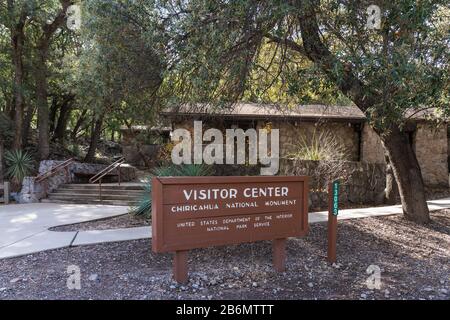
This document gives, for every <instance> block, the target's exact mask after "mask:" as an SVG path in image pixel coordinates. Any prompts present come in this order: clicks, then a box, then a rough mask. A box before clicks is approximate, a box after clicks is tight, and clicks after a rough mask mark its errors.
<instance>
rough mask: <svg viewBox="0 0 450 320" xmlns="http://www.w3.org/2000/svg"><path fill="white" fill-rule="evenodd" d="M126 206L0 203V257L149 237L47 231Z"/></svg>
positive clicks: (135, 231)
mask: <svg viewBox="0 0 450 320" xmlns="http://www.w3.org/2000/svg"><path fill="white" fill-rule="evenodd" d="M428 208H429V209H430V211H434V210H439V209H445V208H450V198H444V199H439V200H432V201H428ZM127 212H128V208H127V207H123V206H106V205H80V204H52V203H45V204H44V203H38V204H23V205H9V206H0V259H1V258H10V257H15V256H20V255H26V254H30V253H34V252H39V251H44V250H50V249H57V248H63V247H68V246H77V245H86V244H95V243H102V242H112V241H125V240H135V239H145V238H151V236H152V235H151V229H150V227H136V228H127V229H114V230H92V231H79V232H56V231H49V230H48V229H49V228H51V227H55V226H59V225H64V224H73V223H79V222H85V221H89V220H96V219H100V218H107V217H112V216H117V215H121V214H124V213H127ZM401 213H402V209H401V206H386V207H372V208H358V209H345V210H340V211H339V216H338V219H339V220H343V219H354V218H364V217H374V216H383V215H392V214H401ZM327 218H328V213H327V212H326V211H321V212H313V213H310V214H309V222H310V223H315V222H324V221H327Z"/></svg>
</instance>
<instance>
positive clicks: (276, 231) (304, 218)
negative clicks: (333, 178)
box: [152, 176, 309, 282]
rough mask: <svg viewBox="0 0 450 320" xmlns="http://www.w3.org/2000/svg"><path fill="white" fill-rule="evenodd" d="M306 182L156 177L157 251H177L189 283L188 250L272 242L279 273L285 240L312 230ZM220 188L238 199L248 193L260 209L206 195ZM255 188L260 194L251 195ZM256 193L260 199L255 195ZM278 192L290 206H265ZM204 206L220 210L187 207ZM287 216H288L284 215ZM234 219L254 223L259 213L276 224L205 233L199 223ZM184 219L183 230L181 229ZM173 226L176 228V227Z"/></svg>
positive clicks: (180, 273) (178, 275)
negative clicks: (232, 206) (185, 225)
mask: <svg viewBox="0 0 450 320" xmlns="http://www.w3.org/2000/svg"><path fill="white" fill-rule="evenodd" d="M308 182H309V179H308V177H306V176H301V177H293V176H258V177H239V176H229V177H154V178H153V179H152V248H153V251H154V252H156V253H160V252H175V259H174V277H175V279H176V280H177V281H178V282H186V281H187V252H188V250H190V249H195V248H204V247H210V246H221V245H232V244H239V243H245V242H255V241H263V240H272V241H273V263H274V267H275V269H276V270H278V271H283V270H284V269H285V257H286V252H285V248H286V238H288V237H302V236H306V235H307V233H308V231H309V228H308V192H309V187H308ZM252 186H253V187H252ZM264 188H267V190H271V196H270V197H268V196H267V193H266V192H264V193H262V191H261V190H266V189H264ZM283 188H285V189H283ZM188 189H189V190H188ZM219 189H220V190H224V191H225V192H224V194H225V193H227V192H230V194H233V195H234V196H235V199H236V201H240V200H242V199H243V198H240V197H243V196H244V195H245V196H246V197H248V198H247V201H254V203H255V205H256V207H254V208H248V207H246V208H242V209H240V208H238V209H234V208H233V209H230V206H229V203H228V202H227V201H229V199H225V200H224V199H223V198H220V199H215V198H214V199H210V198H206V199H205V197H206V196H205V194H206V193H207V192H211V190H219ZM226 189H228V191H227V190H226ZM249 189H250V190H249ZM187 190H188V191H189V192H188V191H187ZM208 190H209V191H208ZM233 190H234V193H233ZM253 191H256V192H255V193H252V192H253ZM272 191H273V192H272ZM202 192H203V193H202ZM221 192H222V191H221ZM258 192H261V193H262V194H263V196H262V197H260V196H259V194H258ZM217 193H218V192H216V194H217ZM188 194H189V197H191V196H192V195H193V194H195V195H198V194H199V195H200V197H202V199H201V200H198V198H196V199H191V198H190V199H189V200H186V198H187V195H188ZM208 194H209V193H208ZM272 194H273V195H274V196H272ZM253 195H256V196H257V197H256V198H259V197H260V199H255V198H254V197H253ZM183 196H184V198H183ZM275 196H276V198H278V199H279V200H280V201H281V200H283V199H284V200H285V201H289V202H285V203H288V204H289V205H285V207H283V206H274V207H273V208H272V207H267V206H268V203H277V202H274V201H275V200H274V199H275ZM294 200H295V201H294ZM267 201H272V202H267ZM292 203H294V204H292ZM200 204H203V206H211V207H207V208H214V207H215V206H217V207H218V209H217V208H216V209H215V210H208V209H205V210H204V211H202V210H200V211H201V213H196V211H193V210H189V208H191V207H190V206H194V205H196V207H195V208H197V209H198V208H199V207H200ZM185 207H186V208H188V209H187V211H186V212H184V211H183V210H182V209H184V208H185ZM201 208H203V207H201ZM225 208H227V209H225ZM178 209H180V211H181V212H180V213H178V212H173V211H174V210H178ZM284 215H286V217H287V218H286V219H285V218H284ZM233 217H239V218H240V219H244V218H243V217H245V218H246V219H247V220H251V221H252V222H251V223H253V222H254V220H256V219H258V221H259V219H261V217H262V218H263V219H269V218H270V219H273V220H271V221H273V222H271V223H269V224H268V225H269V227H267V228H265V229H264V228H258V229H256V224H254V225H251V226H252V227H248V226H246V228H248V229H246V230H242V231H237V228H238V226H237V225H233V226H234V227H235V228H234V229H232V228H231V227H230V230H229V231H230V232H229V233H227V232H215V231H214V232H206V231H204V229H205V228H203V227H200V224H202V223H203V222H204V221H211V219H212V221H215V220H220V221H223V223H225V221H228V220H227V219H233ZM257 217H258V218H257ZM215 218H217V219H215ZM208 219H209V220H208ZM189 221H191V222H189ZM192 221H194V222H192ZM180 223H181V226H182V227H181V228H180V227H179V225H180ZM189 223H191V225H189ZM216 223H217V221H216ZM251 223H250V224H251ZM184 224H188V227H186V228H185V227H184ZM219 224H220V223H219ZM175 225H176V226H177V229H174V228H175V227H174V226H175ZM178 229H180V230H178ZM208 231H209V230H208ZM178 238H179V239H178Z"/></svg>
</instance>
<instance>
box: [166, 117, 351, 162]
mask: <svg viewBox="0 0 450 320" xmlns="http://www.w3.org/2000/svg"><path fill="white" fill-rule="evenodd" d="M236 125H237V127H239V128H242V129H243V130H246V129H247V128H248V121H247V123H245V124H244V125H241V123H240V122H239V121H236ZM356 126H357V125H354V124H350V123H346V122H324V123H321V124H317V123H316V122H288V121H270V122H266V121H261V120H258V121H254V124H253V128H254V129H261V128H267V127H270V128H272V129H279V130H280V131H279V134H280V150H279V151H280V157H286V156H287V155H288V154H289V153H291V152H293V151H295V150H298V148H299V147H301V146H302V145H303V144H305V143H306V144H311V141H312V140H313V138H314V136H315V137H316V138H318V137H319V136H320V135H321V133H327V132H328V133H330V135H332V136H334V138H335V139H336V141H338V143H340V144H341V145H342V146H343V149H344V153H345V157H344V160H348V161H357V160H358V158H359V133H358V128H357V127H356ZM173 128H174V129H177V128H183V129H187V130H189V131H190V132H191V135H193V132H194V121H193V120H184V121H178V122H174V123H173ZM208 128H217V129H219V130H222V131H223V132H224V140H223V141H224V142H225V141H226V140H225V129H229V127H227V126H224V124H223V123H221V122H220V121H207V122H206V121H204V123H203V131H205V130H207V129H208ZM269 141H270V140H269ZM224 150H225V149H224Z"/></svg>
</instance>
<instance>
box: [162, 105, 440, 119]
mask: <svg viewBox="0 0 450 320" xmlns="http://www.w3.org/2000/svg"><path fill="white" fill-rule="evenodd" d="M434 112H435V110H434V109H427V108H424V109H423V110H416V109H413V108H411V109H410V110H407V111H406V117H410V118H411V119H415V120H425V119H427V118H429V117H433V116H435V115H434ZM161 115H162V116H164V117H169V118H192V117H196V118H205V117H210V118H214V117H220V118H225V119H236V118H238V119H245V120H256V119H267V120H269V119H270V120H276V119H280V120H303V121H316V120H320V119H323V120H333V121H346V122H364V121H365V120H366V117H365V115H364V113H363V112H362V111H361V110H359V108H358V107H356V106H335V105H320V104H315V105H296V106H293V107H286V106H280V105H273V104H258V103H242V102H241V103H236V104H234V105H232V106H231V107H228V108H219V107H215V106H213V105H210V104H183V105H179V106H176V107H172V108H168V109H166V110H165V111H163V112H161Z"/></svg>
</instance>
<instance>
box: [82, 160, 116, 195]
mask: <svg viewBox="0 0 450 320" xmlns="http://www.w3.org/2000/svg"><path fill="white" fill-rule="evenodd" d="M124 161H125V158H124V157H122V158H120V159H118V160H116V161H114V162H113V163H111V164H110V165H109V166H107V167H106V168H105V169H103V170H101V171H100V172H99V173H97V174H96V175H95V176H93V177H92V178H90V179H89V183H95V182H97V181H99V184H98V192H99V194H98V196H99V199H100V202H102V200H103V199H102V179H103V177H104V176H106V175H107V174H108V173H110V172H111V171H113V170H114V169H116V168H117V167H119V178H118V179H119V186H120V165H121V164H123V162H124Z"/></svg>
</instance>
